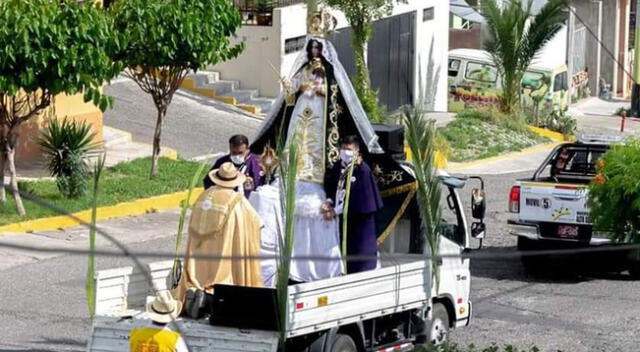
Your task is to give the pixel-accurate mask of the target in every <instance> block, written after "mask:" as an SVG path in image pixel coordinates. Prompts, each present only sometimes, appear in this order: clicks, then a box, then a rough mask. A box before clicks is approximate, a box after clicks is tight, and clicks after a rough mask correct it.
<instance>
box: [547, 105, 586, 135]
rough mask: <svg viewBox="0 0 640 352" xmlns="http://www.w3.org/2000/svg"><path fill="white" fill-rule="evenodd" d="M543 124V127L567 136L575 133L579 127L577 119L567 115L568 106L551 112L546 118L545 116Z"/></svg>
mask: <svg viewBox="0 0 640 352" xmlns="http://www.w3.org/2000/svg"><path fill="white" fill-rule="evenodd" d="M541 125H542V126H541V127H544V128H548V129H550V130H552V131H555V132H560V133H562V134H564V135H566V136H569V135H572V134H574V133H575V132H576V129H577V128H578V123H577V122H576V120H575V119H574V118H573V117H571V116H570V115H567V109H566V108H565V109H562V110H553V111H552V112H550V113H549V114H548V115H547V116H546V118H543V120H542V123H541Z"/></svg>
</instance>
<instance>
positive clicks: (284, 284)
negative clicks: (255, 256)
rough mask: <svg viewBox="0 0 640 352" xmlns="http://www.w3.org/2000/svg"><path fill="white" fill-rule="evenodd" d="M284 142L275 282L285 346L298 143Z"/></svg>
mask: <svg viewBox="0 0 640 352" xmlns="http://www.w3.org/2000/svg"><path fill="white" fill-rule="evenodd" d="M283 145H284V142H282V141H280V142H278V149H279V151H280V155H279V157H278V159H279V160H280V167H279V174H280V187H281V188H280V190H281V192H280V194H281V202H280V203H281V206H282V215H283V218H284V241H283V242H282V243H283V245H284V246H283V248H282V250H281V252H280V255H279V265H278V282H277V284H276V290H277V296H278V307H279V314H278V317H279V325H280V342H281V344H282V346H284V341H285V340H286V330H287V315H288V312H289V309H288V305H289V272H290V268H291V253H292V251H293V242H294V235H295V234H294V231H293V230H294V223H295V219H294V218H295V208H296V179H297V174H298V155H299V149H298V142H297V140H296V138H295V136H294V137H293V138H292V139H291V140H290V141H289V145H288V146H286V147H283Z"/></svg>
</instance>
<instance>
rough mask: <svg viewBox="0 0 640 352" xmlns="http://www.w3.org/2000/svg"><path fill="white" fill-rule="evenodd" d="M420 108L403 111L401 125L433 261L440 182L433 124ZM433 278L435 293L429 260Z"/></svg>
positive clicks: (433, 262)
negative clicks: (437, 172) (402, 124)
mask: <svg viewBox="0 0 640 352" xmlns="http://www.w3.org/2000/svg"><path fill="white" fill-rule="evenodd" d="M421 106H422V104H418V106H416V107H408V108H405V110H404V113H403V115H404V122H405V125H406V128H407V135H406V138H407V143H408V144H409V150H410V151H411V160H412V163H413V168H414V172H415V178H416V181H417V183H418V192H417V195H418V204H419V206H420V215H421V216H420V218H421V220H422V228H423V230H424V233H425V237H426V240H427V244H428V246H429V248H428V249H429V252H430V254H431V256H432V257H435V256H437V255H438V251H439V246H440V221H441V218H442V210H441V208H440V196H441V189H440V187H441V186H440V180H439V179H438V177H437V175H436V165H435V139H436V138H435V136H436V131H435V123H434V121H433V120H427V119H425V118H424V116H425V113H424V111H423V109H422V107H421ZM431 265H432V274H433V275H434V278H435V287H436V292H437V291H438V289H439V286H440V279H439V277H440V275H439V266H438V265H437V261H436V260H433V259H432V260H431Z"/></svg>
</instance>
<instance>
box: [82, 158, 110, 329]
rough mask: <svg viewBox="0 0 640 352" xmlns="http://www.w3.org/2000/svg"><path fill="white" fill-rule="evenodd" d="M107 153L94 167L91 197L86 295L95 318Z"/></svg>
mask: <svg viewBox="0 0 640 352" xmlns="http://www.w3.org/2000/svg"><path fill="white" fill-rule="evenodd" d="M105 159H106V158H105V155H101V156H100V157H99V158H98V162H97V163H96V164H95V165H94V167H93V197H92V199H91V227H90V228H89V258H88V260H87V278H86V284H85V288H86V295H87V305H88V306H89V316H90V317H91V319H93V317H94V315H95V312H96V307H95V302H96V284H95V281H94V277H95V271H96V258H95V250H96V222H97V217H98V191H99V190H100V187H99V185H100V176H101V175H102V170H103V169H104V163H105Z"/></svg>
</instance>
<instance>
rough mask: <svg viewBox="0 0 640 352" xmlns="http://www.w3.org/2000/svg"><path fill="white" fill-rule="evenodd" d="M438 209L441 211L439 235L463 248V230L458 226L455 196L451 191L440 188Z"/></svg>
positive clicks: (458, 219) (444, 187) (459, 222)
mask: <svg viewBox="0 0 640 352" xmlns="http://www.w3.org/2000/svg"><path fill="white" fill-rule="evenodd" d="M440 192H441V194H440V209H442V220H441V222H440V234H441V235H442V236H444V237H446V238H448V239H450V240H451V241H453V242H455V243H457V244H459V245H461V246H464V244H465V229H464V228H462V227H460V226H459V225H458V224H462V219H461V218H460V214H459V211H460V210H459V209H458V203H457V201H456V194H455V192H454V191H453V190H452V189H449V188H448V187H446V186H444V185H443V186H442V187H441V189H440Z"/></svg>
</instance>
